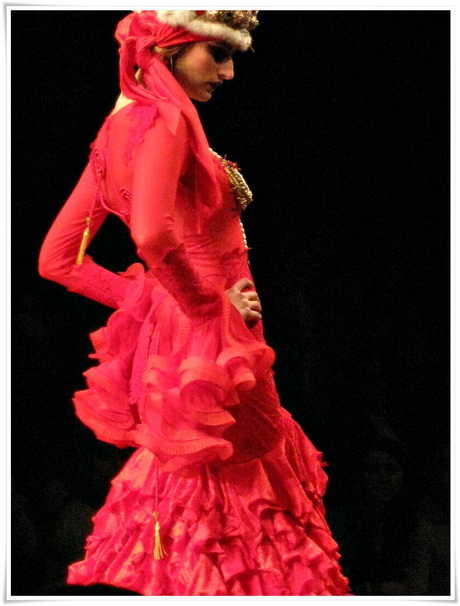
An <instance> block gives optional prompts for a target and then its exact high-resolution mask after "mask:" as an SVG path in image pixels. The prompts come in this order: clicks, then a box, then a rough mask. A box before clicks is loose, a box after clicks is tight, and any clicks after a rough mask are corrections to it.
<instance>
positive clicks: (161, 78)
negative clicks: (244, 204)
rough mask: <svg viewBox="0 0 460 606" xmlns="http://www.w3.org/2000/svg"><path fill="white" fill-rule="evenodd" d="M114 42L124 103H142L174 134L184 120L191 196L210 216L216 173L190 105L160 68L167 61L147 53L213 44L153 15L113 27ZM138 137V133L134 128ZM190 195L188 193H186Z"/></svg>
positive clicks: (131, 16) (131, 17)
mask: <svg viewBox="0 0 460 606" xmlns="http://www.w3.org/2000/svg"><path fill="white" fill-rule="evenodd" d="M116 37H117V40H118V42H119V43H120V88H121V91H122V92H123V94H124V95H125V96H126V97H127V98H128V99H133V100H135V101H139V102H140V103H147V104H148V105H149V107H150V108H152V107H153V106H152V103H154V107H155V108H156V111H159V112H160V113H161V114H162V117H163V118H164V121H165V124H166V126H167V127H168V128H169V130H170V131H171V133H172V134H173V135H175V133H176V128H177V120H178V115H179V112H178V111H177V110H178V109H180V113H181V115H182V117H183V118H184V120H185V122H186V125H187V128H188V131H189V136H190V144H191V146H192V148H193V152H194V153H193V156H192V158H193V162H194V164H195V167H194V171H195V174H196V176H197V179H198V182H199V184H200V192H199V193H198V192H194V194H193V195H194V196H195V197H196V196H198V195H199V197H200V199H201V203H202V204H203V205H204V207H203V212H204V211H205V210H206V209H209V211H210V212H213V211H214V209H215V208H217V207H218V206H220V204H221V199H220V190H219V188H218V187H217V184H216V177H215V169H214V165H213V162H212V161H211V158H210V155H209V153H208V151H209V145H208V142H207V138H206V135H205V134H204V131H203V128H202V126H201V121H200V119H199V117H198V114H197V111H196V109H195V106H194V105H193V103H192V102H191V101H190V99H189V98H188V97H187V95H186V94H185V92H184V90H183V89H182V87H181V86H180V85H179V84H178V82H177V81H176V79H175V78H174V77H173V75H172V74H171V73H170V72H169V70H168V69H167V67H166V66H165V64H164V63H165V62H166V63H167V61H166V60H165V59H164V58H163V57H162V56H161V55H159V54H157V53H154V52H152V47H153V46H154V45H157V46H161V47H164V48H166V47H169V46H174V45H176V44H183V43H188V42H204V41H207V40H213V38H211V37H209V36H206V37H205V36H198V35H196V34H193V33H191V32H188V31H187V30H185V29H184V28H181V27H170V26H169V25H166V24H164V23H161V22H159V21H158V20H157V19H156V11H140V13H135V12H134V13H131V14H129V15H128V16H127V17H125V19H123V20H122V21H121V22H120V23H119V25H118V28H117V31H116ZM137 68H141V70H142V78H143V81H144V84H145V86H143V85H141V84H139V82H138V81H137V80H136V77H135V74H136V69H137ZM137 131H138V134H139V133H140V135H142V129H141V128H140V127H138V128H137ZM191 193H192V192H191Z"/></svg>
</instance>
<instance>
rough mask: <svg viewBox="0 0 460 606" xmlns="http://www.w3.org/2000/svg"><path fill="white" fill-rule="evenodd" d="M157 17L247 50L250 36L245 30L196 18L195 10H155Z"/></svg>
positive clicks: (164, 21) (195, 32) (162, 20)
mask: <svg viewBox="0 0 460 606" xmlns="http://www.w3.org/2000/svg"><path fill="white" fill-rule="evenodd" d="M157 18H158V20H159V21H161V22H162V23H167V24H168V25H171V26H172V27H183V28H185V29H187V30H189V31H190V32H193V33H194V34H197V35H198V36H203V37H204V38H206V37H208V36H209V37H210V38H216V39H218V40H225V42H228V43H229V44H231V45H232V46H235V47H236V48H238V49H239V50H247V49H248V48H249V47H250V46H251V42H252V38H251V35H250V34H249V32H248V31H247V30H236V29H233V28H231V27H229V26H227V25H224V24H223V23H212V22H211V21H203V20H200V19H197V18H196V11H157Z"/></svg>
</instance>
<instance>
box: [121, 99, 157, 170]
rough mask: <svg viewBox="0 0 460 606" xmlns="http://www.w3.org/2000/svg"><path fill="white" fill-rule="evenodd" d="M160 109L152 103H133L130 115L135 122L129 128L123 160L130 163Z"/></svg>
mask: <svg viewBox="0 0 460 606" xmlns="http://www.w3.org/2000/svg"><path fill="white" fill-rule="evenodd" d="M157 114H158V110H157V108H156V106H155V105H154V104H152V103H148V104H142V103H133V104H132V108H131V110H130V117H132V118H133V120H134V124H133V126H132V127H131V128H130V129H129V135H128V141H127V143H126V149H125V153H124V154H123V161H124V163H125V164H128V163H129V161H130V160H131V159H132V157H133V151H134V149H135V147H137V146H138V145H139V144H140V143H142V141H143V140H144V136H145V133H146V132H147V130H148V129H149V128H150V127H151V126H152V124H153V123H154V121H155V118H156V117H157Z"/></svg>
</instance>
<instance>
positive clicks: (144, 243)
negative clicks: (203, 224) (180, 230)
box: [132, 230, 179, 267]
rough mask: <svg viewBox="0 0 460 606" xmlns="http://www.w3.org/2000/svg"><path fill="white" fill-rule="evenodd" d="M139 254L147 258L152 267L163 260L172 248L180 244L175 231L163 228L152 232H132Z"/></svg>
mask: <svg viewBox="0 0 460 606" xmlns="http://www.w3.org/2000/svg"><path fill="white" fill-rule="evenodd" d="M132 238H133V240H134V243H135V245H136V248H137V253H138V255H139V256H140V257H141V258H142V259H145V260H146V261H147V263H148V265H149V266H150V267H152V266H153V265H155V264H156V263H159V262H161V260H162V259H163V257H164V256H165V255H166V254H167V252H168V251H169V250H171V249H172V248H176V247H177V246H178V244H179V243H178V241H177V238H176V236H175V234H174V232H171V231H168V230H161V231H158V232H153V233H150V234H145V233H140V234H136V233H132Z"/></svg>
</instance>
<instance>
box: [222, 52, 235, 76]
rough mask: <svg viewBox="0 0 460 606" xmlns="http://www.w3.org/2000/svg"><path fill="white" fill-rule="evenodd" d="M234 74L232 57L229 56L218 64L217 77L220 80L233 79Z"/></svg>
mask: <svg viewBox="0 0 460 606" xmlns="http://www.w3.org/2000/svg"><path fill="white" fill-rule="evenodd" d="M234 75H235V73H234V70H233V59H232V58H231V57H229V58H228V59H227V60H226V61H224V63H221V65H220V66H219V78H220V79H221V80H233V77H234Z"/></svg>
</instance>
